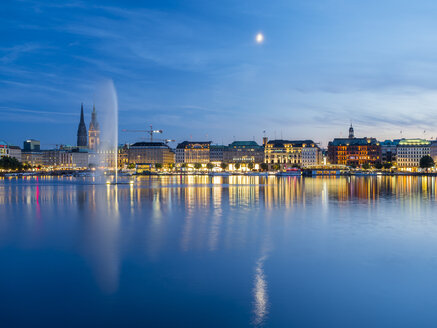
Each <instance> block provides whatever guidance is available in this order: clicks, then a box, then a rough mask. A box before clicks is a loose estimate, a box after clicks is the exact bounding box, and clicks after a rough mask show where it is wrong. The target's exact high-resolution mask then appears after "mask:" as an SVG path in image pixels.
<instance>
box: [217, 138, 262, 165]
mask: <svg viewBox="0 0 437 328" xmlns="http://www.w3.org/2000/svg"><path fill="white" fill-rule="evenodd" d="M224 162H225V163H240V164H244V163H246V164H248V163H253V164H260V163H263V162H264V148H263V147H262V146H260V145H258V144H257V143H256V142H255V141H234V142H233V143H231V144H229V146H228V147H227V149H226V151H225V152H224Z"/></svg>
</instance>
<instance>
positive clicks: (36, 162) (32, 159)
mask: <svg viewBox="0 0 437 328" xmlns="http://www.w3.org/2000/svg"><path fill="white" fill-rule="evenodd" d="M21 161H22V162H23V163H25V164H28V165H32V166H41V165H44V162H43V154H42V152H41V151H22V152H21Z"/></svg>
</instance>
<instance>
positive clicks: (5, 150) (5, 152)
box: [0, 141, 9, 157]
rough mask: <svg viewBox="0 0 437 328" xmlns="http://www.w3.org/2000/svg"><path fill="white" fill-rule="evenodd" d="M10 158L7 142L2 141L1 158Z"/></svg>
mask: <svg viewBox="0 0 437 328" xmlns="http://www.w3.org/2000/svg"><path fill="white" fill-rule="evenodd" d="M6 156H9V145H8V144H7V143H6V142H5V141H0V157H6Z"/></svg>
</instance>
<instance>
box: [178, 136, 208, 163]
mask: <svg viewBox="0 0 437 328" xmlns="http://www.w3.org/2000/svg"><path fill="white" fill-rule="evenodd" d="M210 146H211V141H184V142H181V143H180V144H178V145H177V147H176V163H179V164H181V163H186V164H196V163H199V164H207V163H209V161H210Z"/></svg>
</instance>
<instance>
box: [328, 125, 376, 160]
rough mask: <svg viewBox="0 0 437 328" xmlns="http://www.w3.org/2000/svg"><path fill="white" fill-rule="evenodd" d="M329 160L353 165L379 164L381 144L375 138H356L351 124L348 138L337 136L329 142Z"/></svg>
mask: <svg viewBox="0 0 437 328" xmlns="http://www.w3.org/2000/svg"><path fill="white" fill-rule="evenodd" d="M328 161H329V163H330V164H339V165H347V166H353V167H360V166H362V165H365V164H366V165H367V164H368V165H375V164H379V163H381V145H380V143H379V142H378V141H377V140H376V139H375V138H366V137H364V138H355V133H354V128H353V126H352V124H351V126H350V127H349V137H348V138H335V139H334V140H333V141H330V142H329V143H328Z"/></svg>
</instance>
